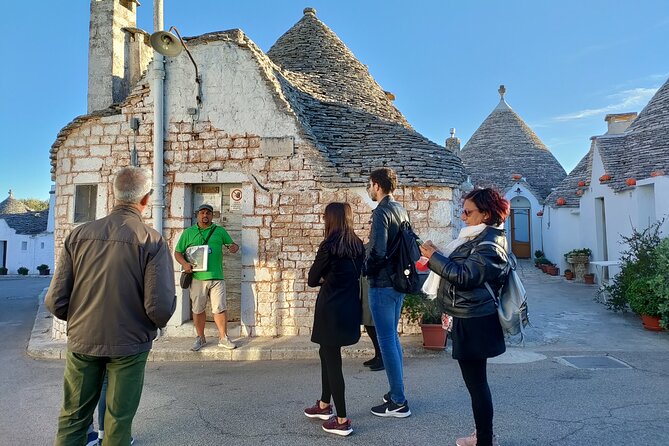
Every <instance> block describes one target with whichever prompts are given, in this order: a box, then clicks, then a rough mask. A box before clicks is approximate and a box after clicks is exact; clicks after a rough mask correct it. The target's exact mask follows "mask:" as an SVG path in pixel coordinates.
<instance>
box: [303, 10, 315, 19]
mask: <svg viewBox="0 0 669 446" xmlns="http://www.w3.org/2000/svg"><path fill="white" fill-rule="evenodd" d="M302 13H304V15H307V14H311V15H312V16H314V17H316V8H304V11H302Z"/></svg>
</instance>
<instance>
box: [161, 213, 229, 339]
mask: <svg viewBox="0 0 669 446" xmlns="http://www.w3.org/2000/svg"><path fill="white" fill-rule="evenodd" d="M213 217H214V208H213V207H212V206H211V205H209V204H203V205H201V206H200V207H199V208H198V209H197V224H195V225H193V226H191V227H190V228H186V230H184V232H183V233H182V234H181V237H180V238H179V242H178V243H177V246H176V248H175V249H174V258H175V259H176V261H177V262H179V264H180V265H181V267H182V268H183V270H184V271H185V272H187V273H193V283H192V284H191V286H190V300H191V303H192V310H193V323H194V324H195V332H196V334H197V337H196V338H195V343H194V344H193V347H191V350H193V351H195V352H196V351H198V350H200V349H201V348H202V347H203V346H204V345H206V344H207V339H206V338H205V336H204V325H205V322H206V321H207V315H206V314H205V307H206V305H207V299H211V310H212V312H213V313H214V322H215V323H216V327H217V328H218V334H219V341H218V346H219V347H224V348H227V349H229V350H232V349H233V348H235V347H237V346H236V345H235V344H234V343H233V342H232V341H231V340H230V338H228V334H227V321H228V319H227V312H226V310H227V305H226V301H225V282H224V281H223V247H225V248H227V250H228V251H229V252H230V253H232V254H234V253H236V252H237V251H239V246H238V245H237V244H235V243H234V242H233V241H232V238H231V237H230V235H229V234H228V232H227V231H226V230H225V228H223V227H222V226H216V225H215V224H214V223H213V221H212V219H213ZM203 245H206V246H208V248H207V249H208V251H209V254H208V261H207V270H206V271H193V264H192V263H190V262H189V261H188V260H187V259H186V255H185V253H186V250H187V248H189V247H191V246H203Z"/></svg>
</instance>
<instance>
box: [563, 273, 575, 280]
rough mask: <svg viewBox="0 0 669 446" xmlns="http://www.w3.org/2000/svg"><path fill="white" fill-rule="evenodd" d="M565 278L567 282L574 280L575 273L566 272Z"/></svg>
mask: <svg viewBox="0 0 669 446" xmlns="http://www.w3.org/2000/svg"><path fill="white" fill-rule="evenodd" d="M564 278H565V279H567V280H574V273H573V272H572V271H565V272H564Z"/></svg>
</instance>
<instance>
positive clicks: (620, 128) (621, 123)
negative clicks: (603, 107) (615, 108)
mask: <svg viewBox="0 0 669 446" xmlns="http://www.w3.org/2000/svg"><path fill="white" fill-rule="evenodd" d="M636 115H637V114H636V112H634V113H615V114H610V115H606V117H605V118H604V121H606V122H607V124H608V125H609V128H608V130H607V131H606V135H619V134H621V133H623V132H625V130H627V127H629V126H630V124H631V123H632V121H634V119H635V118H636Z"/></svg>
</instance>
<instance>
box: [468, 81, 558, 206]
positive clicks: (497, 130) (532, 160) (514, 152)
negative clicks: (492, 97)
mask: <svg viewBox="0 0 669 446" xmlns="http://www.w3.org/2000/svg"><path fill="white" fill-rule="evenodd" d="M499 92H500V95H501V99H500V102H499V104H498V105H497V107H495V109H494V110H493V111H492V113H490V115H488V117H487V118H486V119H485V120H484V121H483V123H482V124H481V126H480V127H479V128H478V129H477V130H476V132H474V134H473V135H472V137H471V138H470V140H469V141H468V142H467V144H465V146H464V147H463V148H462V151H461V152H460V158H461V159H462V162H463V164H464V165H465V169H466V170H467V173H468V174H469V175H470V176H471V181H472V183H473V184H474V185H479V186H496V187H498V188H499V189H501V190H502V191H505V190H506V189H508V187H510V186H511V185H512V184H514V182H515V180H513V178H512V176H513V175H514V174H519V175H522V177H523V178H524V179H525V181H526V182H527V183H528V184H529V185H530V186H531V188H532V190H534V191H536V192H537V193H538V194H539V196H538V197H537V198H539V199H540V200H543V199H545V198H546V197H547V196H548V195H549V194H550V193H551V189H552V188H553V187H555V186H557V185H558V184H559V183H560V181H562V179H563V178H564V177H566V176H567V173H566V172H565V170H564V168H563V167H562V165H561V164H560V163H559V162H558V160H557V159H555V157H554V156H553V154H552V153H551V152H550V150H548V147H546V145H544V143H543V142H542V141H541V140H540V139H539V137H538V136H537V135H536V134H535V133H534V132H533V131H532V129H531V128H530V127H529V126H528V125H527V124H525V122H524V121H523V120H522V119H521V118H520V116H518V115H517V114H516V112H514V111H513V110H512V109H511V107H510V106H509V104H507V103H506V101H505V100H504V93H505V92H506V90H505V89H504V86H503V85H502V86H501V87H500V90H499Z"/></svg>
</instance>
